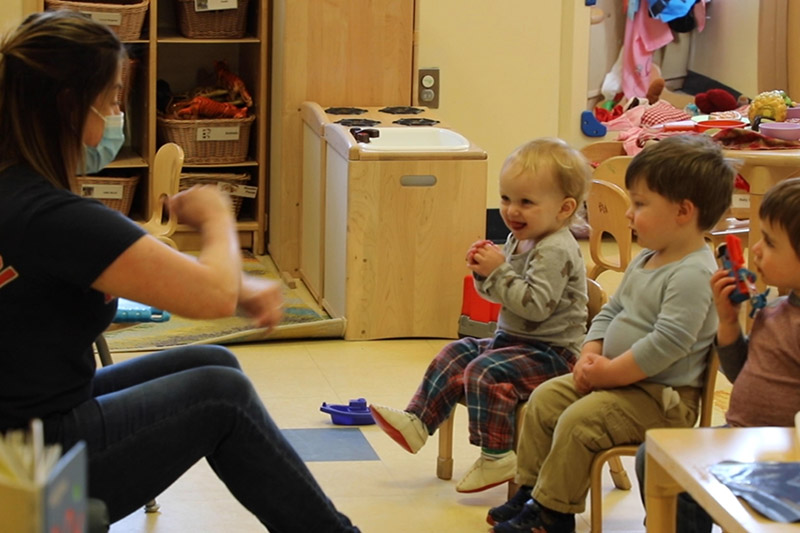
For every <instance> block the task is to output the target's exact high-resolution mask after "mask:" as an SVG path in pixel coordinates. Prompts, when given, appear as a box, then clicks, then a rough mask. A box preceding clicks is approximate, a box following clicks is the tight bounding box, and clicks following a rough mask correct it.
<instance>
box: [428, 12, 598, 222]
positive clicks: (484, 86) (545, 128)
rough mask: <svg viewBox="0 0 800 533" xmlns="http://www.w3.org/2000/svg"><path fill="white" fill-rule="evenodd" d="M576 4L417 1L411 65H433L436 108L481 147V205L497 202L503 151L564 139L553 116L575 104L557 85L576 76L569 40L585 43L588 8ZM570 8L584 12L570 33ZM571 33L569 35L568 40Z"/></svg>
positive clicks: (569, 93)
mask: <svg viewBox="0 0 800 533" xmlns="http://www.w3.org/2000/svg"><path fill="white" fill-rule="evenodd" d="M582 4H583V2H580V1H577V0H564V1H563V2H549V1H548V2H544V1H535V2H532V1H530V0H504V1H503V2H486V1H485V0H422V1H420V2H418V4H417V5H418V9H419V27H418V29H419V35H418V39H419V41H418V56H417V57H418V67H420V68H426V67H438V68H439V69H440V78H441V81H440V83H441V93H440V100H439V110H438V111H437V114H438V115H440V116H441V117H443V118H444V119H445V120H446V121H447V122H448V124H450V125H451V126H452V127H453V128H454V129H455V130H456V131H459V132H460V133H462V134H464V135H465V136H467V137H468V138H469V139H470V140H471V141H473V142H474V143H476V144H477V145H478V146H480V147H481V148H483V149H484V150H486V151H487V153H488V154H489V176H488V186H487V198H488V206H489V207H497V206H498V205H499V194H498V189H497V176H498V173H499V169H500V166H501V164H502V162H503V160H504V159H505V157H506V156H507V155H508V154H509V153H510V152H511V151H512V150H513V149H514V148H516V147H517V146H519V145H520V144H522V143H524V142H526V141H527V140H529V139H533V138H535V137H540V136H546V135H550V136H558V135H561V136H563V137H565V138H566V137H567V136H568V135H569V132H565V131H564V130H563V129H561V128H560V125H559V122H560V121H564V120H565V118H564V116H563V115H564V113H565V112H566V113H567V114H568V115H571V114H572V112H573V111H574V112H579V111H580V109H578V108H579V107H582V106H583V103H582V102H581V103H579V104H578V105H577V106H575V105H573V104H572V103H570V102H569V100H570V99H571V98H572V90H571V88H570V87H565V86H564V85H563V81H564V79H567V80H572V79H573V78H574V77H575V75H576V73H575V72H573V71H572V62H573V59H572V58H571V57H570V56H571V54H572V51H573V50H572V49H573V46H574V47H575V48H577V49H579V50H581V51H582V52H586V49H588V26H589V24H588V11H589V8H588V7H585V6H583V5H582ZM575 5H581V8H582V9H577V8H575V7H574V6H575ZM573 10H577V16H578V17H579V18H580V17H581V16H584V18H585V20H583V21H582V22H580V23H579V26H580V28H581V30H580V32H576V33H579V34H578V35H572V32H571V27H570V25H571V24H572V18H573V17H575V16H576V15H575V13H574V12H573ZM565 18H567V19H570V20H569V21H568V23H567V26H568V27H567V28H566V29H564V28H562V24H564V20H565ZM584 25H585V30H584V29H583V28H584ZM573 38H577V41H576V44H574V45H573V43H574V42H575V41H573ZM562 41H567V43H565V44H562ZM582 43H583V47H582V46H581V45H582ZM585 65H586V62H583V64H582V66H581V70H582V73H581V72H578V73H577V75H578V76H581V74H582V76H583V78H582V79H579V80H577V83H578V84H579V87H581V90H580V91H579V94H581V98H582V101H585V87H586V77H585V76H586V67H585ZM562 89H564V90H562ZM573 107H575V108H576V109H574V110H572V108H573ZM566 120H570V119H569V118H567V119H566ZM576 120H577V119H576ZM576 126H577V122H576ZM567 140H570V139H567Z"/></svg>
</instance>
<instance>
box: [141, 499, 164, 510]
mask: <svg viewBox="0 0 800 533" xmlns="http://www.w3.org/2000/svg"><path fill="white" fill-rule="evenodd" d="M159 509H161V506H160V505H158V503H156V500H155V498H153V499H152V500H150V501H149V502H147V503H146V504H144V512H145V513H156V512H158V510H159Z"/></svg>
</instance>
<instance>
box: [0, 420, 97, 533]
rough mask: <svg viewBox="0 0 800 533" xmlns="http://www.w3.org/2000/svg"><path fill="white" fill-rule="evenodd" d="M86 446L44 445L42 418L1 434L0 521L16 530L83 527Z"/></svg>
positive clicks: (72, 532) (48, 532) (50, 532)
mask: <svg viewBox="0 0 800 533" xmlns="http://www.w3.org/2000/svg"><path fill="white" fill-rule="evenodd" d="M87 466H88V465H87V456H86V446H85V444H84V443H83V442H79V443H78V444H76V445H75V446H73V447H72V448H71V449H70V450H69V451H68V452H67V453H65V454H63V455H62V453H61V446H59V445H53V446H45V445H44V443H43V431H42V423H41V421H40V420H34V421H33V422H31V429H30V430H29V431H23V430H20V431H9V432H7V433H6V434H5V435H0V524H2V529H3V531H13V532H14V533H54V532H58V533H85V532H86V530H87V520H86V498H87V495H86V478H87Z"/></svg>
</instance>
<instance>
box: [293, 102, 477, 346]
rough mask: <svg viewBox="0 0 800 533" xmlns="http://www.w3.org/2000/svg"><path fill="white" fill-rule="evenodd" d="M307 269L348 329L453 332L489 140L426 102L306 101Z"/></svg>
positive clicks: (351, 334)
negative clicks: (466, 132) (483, 144)
mask: <svg viewBox="0 0 800 533" xmlns="http://www.w3.org/2000/svg"><path fill="white" fill-rule="evenodd" d="M301 115H302V120H303V196H302V218H301V220H302V229H301V256H300V274H301V276H302V278H303V279H304V281H305V282H306V285H307V286H308V288H309V290H311V292H312V293H313V294H314V295H315V297H316V298H317V299H318V300H319V301H320V302H321V303H322V305H323V306H324V307H325V309H326V310H327V311H328V312H329V313H331V315H333V316H335V317H343V318H345V323H346V329H345V333H344V336H345V338H346V339H378V338H395V337H444V338H455V337H456V336H457V333H458V332H457V328H458V318H459V314H460V309H461V292H462V290H461V280H462V278H463V276H464V274H465V273H466V268H465V266H464V252H465V250H467V249H468V248H469V246H470V244H472V243H473V242H475V241H476V240H478V239H481V238H483V235H484V233H485V212H486V172H487V162H486V152H484V151H483V150H482V149H480V148H478V147H477V146H475V145H474V144H473V143H471V142H470V141H469V140H468V139H466V138H465V137H464V136H463V135H461V134H459V133H458V132H456V131H454V130H453V129H451V128H450V127H448V126H447V125H446V124H444V123H443V121H441V120H440V119H439V118H438V117H436V116H435V115H434V113H432V112H431V111H430V110H429V109H426V108H422V107H408V106H388V107H325V108H323V107H322V106H321V105H319V104H317V103H314V102H305V103H303V104H302V106H301Z"/></svg>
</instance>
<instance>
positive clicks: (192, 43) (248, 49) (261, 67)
mask: <svg viewBox="0 0 800 533" xmlns="http://www.w3.org/2000/svg"><path fill="white" fill-rule="evenodd" d="M176 3H177V2H176V0H150V4H149V7H148V12H147V16H146V17H145V22H144V26H143V28H142V34H141V36H140V38H139V39H135V40H130V41H127V40H126V41H125V45H126V47H127V48H128V51H129V54H130V56H131V58H132V59H133V58H136V59H139V63H138V66H137V68H136V72H134V74H133V78H132V86H131V88H130V92H129V95H128V98H127V107H126V109H125V120H126V142H125V146H124V147H123V150H122V151H121V152H120V155H119V156H118V157H117V159H116V160H115V161H114V162H113V163H112V164H111V165H109V167H108V169H110V170H111V172H113V173H115V174H120V173H125V172H126V171H129V172H130V174H131V175H139V184H138V185H137V190H136V193H135V195H134V202H133V208H132V209H131V213H130V216H131V218H133V219H134V220H137V221H143V220H147V219H148V218H149V217H150V214H151V213H152V212H153V210H154V209H155V206H153V205H148V202H149V197H150V194H149V190H150V185H151V183H152V180H153V161H154V158H155V153H156V151H157V150H158V147H159V145H160V144H159V142H158V136H157V129H156V127H157V126H156V117H157V81H158V80H159V79H164V80H165V81H167V83H169V85H170V88H171V90H172V91H173V92H174V93H180V92H183V91H187V90H190V89H192V88H194V87H195V86H197V85H200V84H212V83H213V81H214V80H213V78H214V75H213V71H214V61H215V60H225V61H226V62H227V63H228V65H229V66H230V68H231V70H232V71H233V72H235V73H236V74H238V75H239V76H240V77H241V78H242V79H243V80H244V82H245V84H246V85H247V87H248V89H249V90H250V92H251V94H252V96H253V100H254V102H255V105H254V106H253V109H252V113H253V114H255V116H256V120H255V122H254V123H253V126H252V128H251V132H250V142H249V148H248V157H247V160H246V161H244V162H241V163H234V164H214V165H206V164H184V171H185V172H192V171H206V172H211V171H213V172H230V173H240V172H249V173H250V175H251V180H250V182H249V185H253V186H256V187H257V188H258V191H257V194H256V197H255V198H252V199H249V198H246V199H245V200H244V202H243V205H242V209H241V212H240V214H239V220H238V223H237V228H238V231H239V241H240V244H241V245H242V247H243V248H249V249H252V250H253V251H254V252H255V253H256V254H263V253H264V252H265V249H266V242H265V232H266V198H267V193H268V191H267V172H268V168H269V162H268V151H267V146H268V131H269V129H268V127H267V125H268V124H269V105H270V102H269V99H268V95H269V90H268V89H269V63H270V55H269V49H270V37H269V36H270V28H269V24H268V21H269V19H270V2H269V0H249V1H248V5H247V11H248V13H247V22H246V24H247V27H246V31H245V36H244V37H242V38H239V39H190V38H186V37H183V36H181V35H180V32H179V30H178V23H177V17H176ZM44 7H45V6H44V0H26V1H25V3H24V4H23V9H24V10H25V12H26V13H28V12H34V11H41V10H43V9H44ZM173 239H174V240H175V242H176V243H177V244H178V246H179V247H180V248H181V249H186V250H192V249H197V248H196V247H197V246H199V242H200V241H199V234H197V232H195V231H193V230H191V228H188V227H186V226H179V228H178V231H177V232H176V234H175V235H174V237H173Z"/></svg>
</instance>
